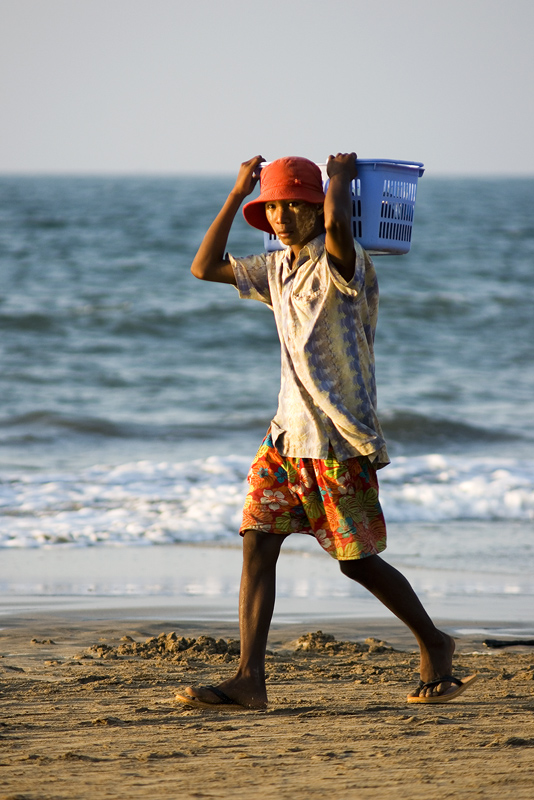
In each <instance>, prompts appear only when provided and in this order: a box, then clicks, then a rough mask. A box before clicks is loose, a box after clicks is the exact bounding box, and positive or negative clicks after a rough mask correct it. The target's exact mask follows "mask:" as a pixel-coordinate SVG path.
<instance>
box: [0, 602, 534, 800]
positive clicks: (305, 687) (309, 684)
mask: <svg viewBox="0 0 534 800" xmlns="http://www.w3.org/2000/svg"><path fill="white" fill-rule="evenodd" d="M356 627H357V630H356ZM310 630H314V631H315V629H311V628H309V627H303V626H302V625H300V626H296V625H292V626H290V625H285V626H278V627H275V628H273V630H272V635H271V638H270V641H269V647H270V650H271V654H270V655H269V656H268V675H269V677H268V683H269V699H270V704H269V708H268V709H267V710H266V711H249V710H235V709H232V710H217V711H200V710H196V709H188V708H185V707H182V706H180V705H178V704H177V703H176V702H175V701H174V699H173V696H174V693H175V691H176V690H177V689H180V688H184V687H185V686H186V685H188V684H191V683H200V682H207V683H212V682H216V681H218V680H220V679H222V678H224V677H226V676H227V675H229V674H231V673H232V671H233V670H234V668H235V664H236V661H237V656H236V652H237V649H238V647H237V643H236V642H235V641H234V640H235V638H236V637H237V630H236V627H235V625H233V624H230V623H224V624H220V625H219V624H218V625H217V627H216V628H215V626H214V625H211V626H210V625H208V624H202V623H198V624H193V623H188V624H183V625H181V626H178V627H175V628H174V631H175V632H174V634H173V633H172V628H171V627H170V626H169V625H168V623H166V624H165V626H164V627H163V626H162V625H161V623H158V622H153V623H152V622H142V623H139V624H137V625H136V624H134V623H131V622H128V623H127V622H124V621H120V622H119V621H117V622H113V621H109V620H108V621H105V622H98V623H97V622H91V621H87V620H85V621H82V620H76V619H72V618H71V619H68V618H64V619H61V618H58V617H54V616H48V617H42V618H40V619H38V620H37V621H35V622H34V623H28V622H27V621H26V622H25V621H19V622H18V623H17V622H15V621H11V622H9V624H8V625H7V626H6V627H5V628H4V629H3V631H1V633H0V655H1V657H0V680H1V700H2V716H1V721H0V787H1V788H0V798H1V799H2V800H7V799H8V798H9V799H10V800H41V799H43V800H44V798H46V799H47V800H49V799H50V800H52V798H54V799H55V798H69V799H72V798H85V797H90V796H94V797H103V798H106V797H109V798H147V797H150V798H153V800H160V798H161V800H164V799H165V798H173V799H174V798H184V800H185V799H186V798H230V797H231V798H236V799H237V798H246V799H247V800H249V798H288V799H289V798H291V800H294V799H295V798H297V799H298V798H325V797H331V798H332V799H333V800H342V799H343V798H351V799H352V798H362V799H363V800H365V798H373V800H382V799H383V798H385V797H390V796H392V795H396V796H397V797H399V798H403V799H404V798H405V799H407V800H412V799H413V800H416V799H419V798H421V800H433V798H446V797H447V798H455V800H458V799H461V798H470V800H471V798H480V797H482V798H499V800H502V798H514V800H522V799H523V798H524V799H525V800H527V798H528V800H531V798H532V797H534V649H533V648H529V647H525V646H521V647H514V648H506V649H500V650H488V648H485V647H484V646H483V644H482V638H483V637H482V636H480V637H478V640H477V637H470V638H462V639H460V640H458V650H457V656H456V657H455V672H456V674H458V675H460V676H463V675H467V674H470V673H472V672H474V671H478V672H479V673H480V676H481V679H480V680H479V681H478V683H477V684H476V685H475V686H474V687H473V688H472V689H471V690H470V691H468V692H466V693H465V694H464V695H462V696H461V697H459V698H458V699H457V700H455V701H453V702H451V703H449V704H447V705H438V706H430V705H429V706H423V705H408V704H407V703H406V694H407V693H408V691H409V690H410V689H411V688H412V686H413V685H414V681H416V678H417V676H416V672H417V662H418V659H417V654H416V652H415V648H414V645H413V642H412V641H411V639H410V637H409V635H407V634H405V633H404V629H403V628H401V627H400V626H395V625H394V624H393V625H389V626H388V625H385V624H384V623H383V622H382V623H377V622H371V621H367V622H365V623H364V622H362V621H358V622H357V623H353V624H352V625H349V624H348V623H347V622H344V623H339V624H337V625H336V624H334V623H332V624H328V625H326V624H325V623H323V630H324V632H325V634H328V635H327V636H318V635H315V636H313V635H309V632H310ZM159 634H162V635H161V636H160V635H159ZM306 634H308V635H306ZM373 634H374V636H375V640H374V641H373V640H369V639H368V641H367V643H365V639H366V638H367V637H368V636H369V635H373ZM332 635H333V636H335V637H336V638H335V641H332V639H330V638H329V637H330V636H332ZM210 636H211V637H213V638H210ZM125 637H127V638H125ZM349 637H350V638H351V639H352V641H347V639H348V638H349ZM221 638H222V639H224V641H219V642H218V644H217V643H216V642H215V640H217V639H219V640H220V639H221ZM147 640H148V641H147ZM379 640H382V641H379ZM384 641H385V644H384Z"/></svg>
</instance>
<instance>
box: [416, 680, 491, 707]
mask: <svg viewBox="0 0 534 800" xmlns="http://www.w3.org/2000/svg"><path fill="white" fill-rule="evenodd" d="M477 678H478V672H475V674H474V675H469V677H467V678H464V679H463V680H459V679H458V678H453V676H452V675H444V676H443V677H442V678H439V680H437V681H428V683H425V682H424V681H420V682H419V685H418V687H417V688H418V689H431V688H432V687H433V686H438V685H439V684H440V683H452V684H454V686H451V687H449V688H448V689H447V691H446V692H443V694H434V695H430V697H421V695H416V696H413V697H412V696H410V695H408V697H407V698H406V699H407V700H408V702H409V703H448V702H449V701H450V700H454V698H455V697H458V695H459V694H462V692H465V690H466V689H468V688H469V686H471V685H472V684H473V683H474V682H475V681H476V679H477Z"/></svg>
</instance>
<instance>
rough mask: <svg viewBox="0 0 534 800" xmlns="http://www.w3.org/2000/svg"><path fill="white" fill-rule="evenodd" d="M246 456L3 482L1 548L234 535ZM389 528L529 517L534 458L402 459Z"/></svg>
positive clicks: (388, 493)
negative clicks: (395, 525) (407, 524)
mask: <svg viewBox="0 0 534 800" xmlns="http://www.w3.org/2000/svg"><path fill="white" fill-rule="evenodd" d="M249 464H250V459H249V458H248V457H245V456H227V457H215V456H213V457H210V458H206V459H202V460H197V461H192V462H187V463H169V462H159V463H156V462H150V461H138V462H132V463H127V464H122V465H119V466H103V465H99V466H94V467H91V468H90V469H86V470H82V471H79V472H77V473H60V472H49V473H45V472H41V471H40V472H39V473H35V472H30V471H27V472H19V473H16V474H13V473H10V474H9V475H7V474H4V475H3V476H1V481H0V547H20V548H24V547H44V546H50V545H55V544H70V545H74V546H81V547H83V546H95V545H116V546H125V545H152V544H167V543H173V542H209V541H221V540H228V539H230V538H235V536H236V532H237V530H238V528H239V524H240V521H241V509H242V505H243V500H244V498H245V494H246V489H247V484H246V475H247V472H248V468H249ZM379 477H380V485H381V502H382V506H383V509H384V513H385V515H386V519H387V520H388V522H400V523H406V522H418V523H420V522H437V523H442V522H447V521H453V520H473V521H475V520H476V521H479V522H484V521H488V522H489V521H495V520H503V521H528V520H533V519H534V461H525V460H520V459H517V460H514V459H506V460H504V459H496V458H461V457H449V456H444V455H438V454H435V455H426V456H414V457H410V458H408V457H398V458H396V459H395V460H394V462H393V464H391V465H390V466H389V467H387V468H386V469H384V470H382V471H380V473H379Z"/></svg>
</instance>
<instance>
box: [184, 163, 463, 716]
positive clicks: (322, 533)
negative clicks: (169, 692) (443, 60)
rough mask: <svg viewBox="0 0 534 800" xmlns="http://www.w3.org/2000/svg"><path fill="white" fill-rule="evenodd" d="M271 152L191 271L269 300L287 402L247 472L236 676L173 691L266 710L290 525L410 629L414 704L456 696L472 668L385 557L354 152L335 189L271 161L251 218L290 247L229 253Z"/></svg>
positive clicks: (335, 168) (241, 180) (245, 176)
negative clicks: (268, 662)
mask: <svg viewBox="0 0 534 800" xmlns="http://www.w3.org/2000/svg"><path fill="white" fill-rule="evenodd" d="M262 161H263V158H262V157H261V156H256V157H255V158H253V159H250V160H249V161H246V162H244V163H243V164H242V165H241V168H240V170H239V174H238V177H237V180H236V183H235V186H234V188H233V189H232V191H231V192H230V194H229V196H228V198H227V200H226V202H225V203H224V205H223V208H222V209H221V211H220V212H219V214H218V216H217V217H216V219H215V221H214V222H213V224H212V225H211V227H210V228H209V230H208V232H207V233H206V236H205V237H204V240H203V242H202V244H201V246H200V248H199V250H198V252H197V254H196V256H195V259H194V261H193V264H192V267H191V270H192V272H193V275H195V276H196V277H197V278H200V279H201V280H208V281H217V282H220V283H229V284H232V285H234V286H236V287H237V289H238V291H239V293H240V296H241V297H242V298H245V299H254V300H259V301H260V302H263V303H266V304H267V305H269V306H270V307H271V308H272V310H273V312H274V316H275V320H276V325H277V328H278V334H279V337H280V343H281V348H282V384H281V391H280V395H279V406H278V410H277V413H276V416H275V417H274V419H273V420H272V422H271V426H270V428H269V431H268V433H267V436H266V437H265V439H264V441H263V442H262V444H261V447H260V449H259V451H258V453H257V455H256V457H255V459H254V462H253V464H252V466H251V469H250V472H249V477H248V481H249V492H248V494H247V498H246V501H245V507H244V511H243V523H242V526H241V531H240V532H241V535H242V536H243V573H242V579H241V589H240V601H239V612H240V635H241V657H240V663H239V668H238V671H237V673H236V675H234V676H233V677H232V678H229V679H228V680H226V681H224V682H222V683H221V684H220V685H218V686H204V687H188V688H187V689H186V690H185V691H184V692H183V693H180V694H179V695H177V699H178V700H180V701H181V702H182V703H185V704H187V705H190V706H195V707H202V708H205V707H208V708H209V707H220V706H236V705H237V706H245V707H249V708H263V707H265V706H266V704H267V691H266V686H265V650H266V646H267V636H268V632H269V626H270V623H271V618H272V614H273V609H274V601H275V575H276V563H277V559H278V556H279V554H280V548H281V545H282V542H283V541H284V539H285V538H286V537H287V536H288V535H289V534H291V533H307V534H311V535H313V536H315V537H316V538H317V540H318V542H319V543H320V545H321V546H322V547H323V548H324V549H325V550H326V551H327V552H328V553H329V554H330V555H331V556H332V557H333V558H335V559H337V560H338V561H339V565H340V568H341V571H342V573H343V574H344V575H346V576H347V577H349V578H351V579H352V580H354V581H357V582H358V583H359V584H361V585H362V586H364V587H365V588H366V589H368V590H369V591H370V592H372V593H373V594H374V595H375V596H376V597H377V598H378V599H379V600H380V601H381V602H382V603H384V605H385V606H387V608H389V609H390V610H391V611H392V612H393V613H394V614H395V615H396V616H397V617H398V618H399V619H400V620H402V622H404V623H405V624H406V625H407V626H408V627H409V628H410V630H411V631H412V632H413V634H414V636H415V638H416V640H417V642H418V644H419V648H420V653H421V659H420V676H421V682H420V684H419V686H418V687H417V688H416V689H415V690H414V691H413V692H412V693H411V694H410V695H409V696H408V701H409V702H419V703H422V702H424V703H438V702H439V703H443V702H447V701H449V700H451V699H453V698H454V697H456V696H457V695H458V694H460V693H461V692H463V691H464V690H465V688H466V687H467V685H468V684H469V683H471V682H472V681H473V680H474V678H475V676H471V677H470V678H468V679H464V681H463V682H462V681H460V680H458V679H456V678H454V677H453V676H452V675H451V670H452V656H453V653H454V640H453V639H452V637H451V636H449V635H448V634H446V633H444V632H442V631H440V630H438V629H437V628H436V627H435V625H434V624H433V622H432V621H431V619H430V618H429V616H428V615H427V613H426V611H425V610H424V608H423V606H422V605H421V603H420V602H419V600H418V598H417V596H416V595H415V593H414V591H413V589H412V588H411V586H410V584H409V583H408V581H407V580H406V579H405V578H404V576H403V575H401V574H400V573H399V572H398V571H397V570H396V569H394V568H393V567H392V566H390V565H389V564H387V562H385V561H383V560H382V559H381V558H380V556H379V553H381V552H382V551H383V550H384V549H385V547H386V526H385V521H384V517H383V514H382V509H381V507H380V503H379V499H378V481H377V476H376V473H377V470H378V469H380V468H381V467H384V466H386V465H387V464H388V463H389V459H388V454H387V450H386V445H385V442H384V439H383V436H382V431H381V428H380V424H379V422H378V419H377V415H376V386H375V377H374V352H373V343H374V334H375V328H376V321H377V312H378V285H377V280H376V273H375V270H374V266H373V264H372V261H371V259H370V258H369V256H368V255H367V253H366V252H365V251H364V250H362V248H361V247H360V245H359V244H358V243H357V242H355V241H354V239H353V236H352V228H351V208H352V201H351V192H350V187H351V182H352V181H353V180H354V179H355V178H356V174H357V171H356V155H355V154H354V153H343V154H342V153H338V155H336V156H331V157H330V158H329V159H328V164H327V173H328V178H329V183H328V188H327V191H326V195H325V194H324V192H323V184H322V177H321V171H320V169H319V168H318V167H317V165H316V164H314V163H313V162H311V161H308V160H307V159H304V158H296V157H291V158H283V159H279V160H278V161H274V162H272V163H271V164H269V165H267V166H265V167H264V168H263V169H262V170H261V182H260V190H261V191H260V196H259V197H258V198H257V199H256V200H253V201H251V202H249V203H247V204H246V205H245V207H244V209H243V213H244V216H245V218H246V220H247V222H249V224H251V225H252V226H254V227H255V228H258V229H260V230H263V231H267V232H269V233H274V234H276V235H277V236H278V238H279V240H280V241H281V242H282V244H283V245H285V246H286V249H285V250H283V251H276V252H274V253H268V254H265V253H264V254H261V255H257V256H248V257H246V258H234V257H232V256H230V255H225V249H226V243H227V239H228V235H229V232H230V229H231V226H232V223H233V220H234V218H235V215H236V214H237V212H238V210H239V208H240V206H241V203H242V202H243V201H244V199H245V198H246V197H247V196H248V195H249V194H250V193H251V192H252V191H253V189H254V187H255V185H256V183H257V180H258V176H259V172H260V164H261V162H262Z"/></svg>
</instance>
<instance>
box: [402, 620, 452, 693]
mask: <svg viewBox="0 0 534 800" xmlns="http://www.w3.org/2000/svg"><path fill="white" fill-rule="evenodd" d="M420 648H421V661H420V668H419V669H420V676H421V682H420V683H419V685H418V686H417V687H416V689H414V691H413V692H411V693H410V694H409V695H408V700H409V702H411V701H410V697H418V698H423V697H438V696H440V695H445V694H446V693H447V691H448V690H449V689H450V688H451V686H454V683H453V681H451V680H450V677H451V673H452V657H453V655H454V651H455V649H456V644H455V642H454V639H453V638H452V636H449V634H448V633H444V632H443V631H439V630H436V636H435V638H434V639H433V641H432V642H430V643H428V642H425V643H423V644H420ZM447 678H449V680H447Z"/></svg>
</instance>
